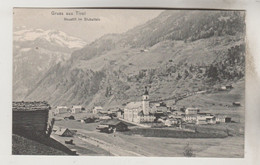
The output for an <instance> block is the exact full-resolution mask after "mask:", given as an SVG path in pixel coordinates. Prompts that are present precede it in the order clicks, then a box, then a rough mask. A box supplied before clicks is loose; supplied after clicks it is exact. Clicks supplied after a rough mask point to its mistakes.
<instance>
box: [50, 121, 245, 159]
mask: <svg viewBox="0 0 260 165" xmlns="http://www.w3.org/2000/svg"><path fill="white" fill-rule="evenodd" d="M98 124H99V123H89V124H84V123H80V122H78V121H65V120H63V121H56V123H55V125H56V126H59V127H68V128H71V129H76V130H77V132H78V133H80V134H84V135H86V136H89V137H92V138H93V139H95V143H92V142H91V141H90V142H86V141H82V140H81V139H79V138H78V137H77V136H74V137H72V138H65V137H59V136H56V135H52V136H54V137H55V139H57V140H59V141H60V142H61V143H63V144H64V141H65V140H69V139H73V140H74V142H75V145H67V147H69V148H72V149H76V150H77V152H78V153H79V154H80V155H115V156H137V155H138V156H169V157H183V152H184V147H185V146H186V145H187V143H189V144H190V146H191V147H192V149H193V152H194V154H195V155H196V156H198V157H243V155H244V153H243V148H244V142H243V141H244V137H243V135H238V136H233V137H227V138H202V139H199V138H196V139H192V138H187V139H181V138H160V137H144V136H140V135H126V134H124V133H120V132H117V133H116V134H115V135H114V134H106V133H100V132H99V131H98V130H96V126H97V125H98ZM130 129H133V128H132V127H130ZM99 142H100V143H99ZM101 143H107V144H109V148H104V147H103V148H102V146H101V145H102V144H101ZM113 148H114V149H116V150H118V152H117V151H114V152H113V153H112V150H113ZM119 151H120V152H119ZM129 151H130V152H129ZM220 151H221V152H220Z"/></svg>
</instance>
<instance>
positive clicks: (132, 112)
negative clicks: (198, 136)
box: [123, 88, 231, 126]
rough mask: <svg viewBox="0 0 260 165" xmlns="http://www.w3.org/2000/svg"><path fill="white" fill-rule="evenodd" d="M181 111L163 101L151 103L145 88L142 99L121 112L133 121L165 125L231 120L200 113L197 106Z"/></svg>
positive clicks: (221, 116)
mask: <svg viewBox="0 0 260 165" xmlns="http://www.w3.org/2000/svg"><path fill="white" fill-rule="evenodd" d="M182 110H183V112H181V111H176V110H172V108H171V107H168V106H167V105H166V104H165V103H164V102H160V103H156V104H153V105H151V104H150V101H149V93H148V91H147V88H146V89H145V92H144V94H143V95H142V101H140V102H130V103H128V104H127V105H126V106H125V108H124V112H123V119H124V120H126V121H129V122H133V123H154V122H162V123H164V124H165V125H166V126H171V125H174V124H179V125H181V123H189V124H217V123H228V122H231V118H230V117H227V116H225V115H213V114H211V113H202V112H200V110H199V109H198V108H184V109H182Z"/></svg>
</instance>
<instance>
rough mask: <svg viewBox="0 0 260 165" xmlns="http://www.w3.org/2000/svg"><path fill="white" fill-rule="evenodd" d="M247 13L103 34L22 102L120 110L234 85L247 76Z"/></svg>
mask: <svg viewBox="0 0 260 165" xmlns="http://www.w3.org/2000/svg"><path fill="white" fill-rule="evenodd" d="M244 38H245V13H244V12H242V11H203V10H202V11H199V10H197V11H193V10H189V11H185V10H182V11H171V10H166V11H164V12H162V13H161V14H160V15H159V16H158V17H156V18H154V19H152V20H150V21H148V22H146V23H144V24H143V25H140V26H137V27H135V28H133V29H131V30H129V31H127V32H126V33H123V34H107V35H104V36H103V37H101V38H99V39H97V40H96V41H94V42H92V43H90V44H88V45H86V46H85V47H84V48H82V49H79V50H76V51H74V52H73V53H72V55H71V58H70V59H69V60H67V61H66V62H64V63H59V64H57V65H54V66H53V67H51V68H50V70H48V72H47V73H46V74H45V75H44V77H43V78H42V79H41V80H40V81H38V83H37V84H36V85H35V86H34V88H32V89H31V90H30V91H29V92H28V94H27V96H26V99H27V100H35V99H36V100H47V101H48V102H50V103H51V104H52V105H54V106H55V105H60V104H63V105H64V104H65V105H72V104H82V105H88V107H89V108H91V107H92V106H93V105H102V106H105V107H110V106H121V105H122V104H124V103H127V102H129V101H138V100H140V95H141V94H142V92H143V89H144V87H145V86H148V87H149V92H150V95H151V99H152V100H153V99H158V98H167V97H170V96H174V95H176V94H180V93H184V92H189V91H198V90H204V89H210V88H214V87H217V86H220V85H223V84H228V83H235V82H236V81H239V80H242V79H243V78H244V72H245V40H244Z"/></svg>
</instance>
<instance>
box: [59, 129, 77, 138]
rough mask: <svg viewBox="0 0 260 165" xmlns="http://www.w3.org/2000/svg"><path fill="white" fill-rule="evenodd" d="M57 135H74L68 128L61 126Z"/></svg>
mask: <svg viewBox="0 0 260 165" xmlns="http://www.w3.org/2000/svg"><path fill="white" fill-rule="evenodd" d="M55 135H59V136H63V137H72V136H73V132H72V131H70V130H69V129H68V128H60V129H58V130H57V131H56V132H55Z"/></svg>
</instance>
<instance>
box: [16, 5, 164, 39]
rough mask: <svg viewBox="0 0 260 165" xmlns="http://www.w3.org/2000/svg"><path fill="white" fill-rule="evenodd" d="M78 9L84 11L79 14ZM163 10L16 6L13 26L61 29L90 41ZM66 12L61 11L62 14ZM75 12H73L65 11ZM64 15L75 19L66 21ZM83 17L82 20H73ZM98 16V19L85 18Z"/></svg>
mask: <svg viewBox="0 0 260 165" xmlns="http://www.w3.org/2000/svg"><path fill="white" fill-rule="evenodd" d="M77 12H80V13H82V14H83V15H76V14H77ZM161 12H162V10H134V9H127V10H126V9H124V10H122V9H102V10H100V9H33V8H15V9H14V10H13V27H14V30H17V29H18V27H19V28H21V27H23V28H26V29H31V28H33V29H43V30H60V31H63V32H65V33H67V34H69V35H71V36H74V37H79V38H82V39H83V40H85V41H86V42H87V43H89V42H92V41H93V40H95V39H97V38H99V37H101V36H103V35H104V34H107V33H123V32H126V31H127V30H129V29H131V28H133V27H135V26H138V25H141V24H144V23H145V22H147V21H148V20H150V19H153V18H155V17H157V16H158V15H159V14H160V13H161ZM61 13H62V14H63V15H60V14H61ZM67 13H72V14H73V15H66V14H67ZM64 18H67V19H72V21H71V20H70V21H64ZM74 18H76V19H78V18H82V21H79V20H76V21H75V20H73V19H74ZM84 18H96V20H99V21H84Z"/></svg>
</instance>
